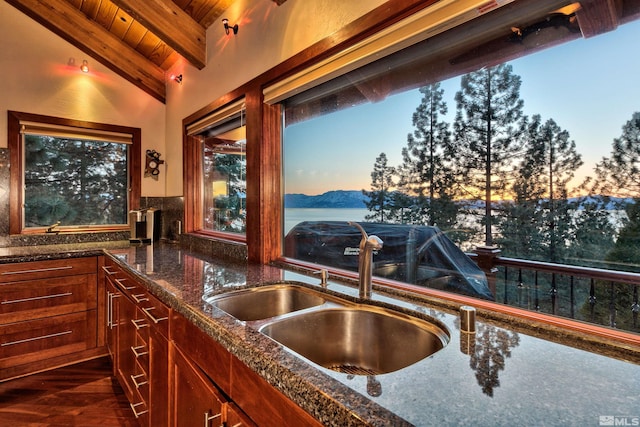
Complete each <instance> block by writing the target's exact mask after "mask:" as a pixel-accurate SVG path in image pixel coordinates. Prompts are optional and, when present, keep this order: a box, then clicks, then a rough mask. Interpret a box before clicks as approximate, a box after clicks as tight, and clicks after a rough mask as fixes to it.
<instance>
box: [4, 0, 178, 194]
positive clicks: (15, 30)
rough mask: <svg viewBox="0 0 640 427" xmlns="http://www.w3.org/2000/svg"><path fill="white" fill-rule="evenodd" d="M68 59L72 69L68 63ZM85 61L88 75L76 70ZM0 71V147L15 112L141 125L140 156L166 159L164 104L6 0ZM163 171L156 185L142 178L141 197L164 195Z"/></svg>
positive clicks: (5, 138)
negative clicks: (10, 112)
mask: <svg viewBox="0 0 640 427" xmlns="http://www.w3.org/2000/svg"><path fill="white" fill-rule="evenodd" d="M70 58H73V59H74V61H75V65H74V66H70V65H68V64H69V59H70ZM83 59H86V60H87V61H88V62H89V67H90V72H89V73H87V74H84V73H82V72H81V71H80V68H79V67H80V64H82V60H83ZM0 70H2V77H0V148H6V147H7V110H14V111H22V112H26V113H33V114H43V115H47V116H55V117H63V118H68V119H77V120H85V121H91V122H101V123H110V124H116V125H121V126H131V127H139V128H141V129H142V153H143V155H144V152H145V150H146V149H154V150H157V151H159V152H160V153H161V154H162V155H163V157H164V156H165V153H166V150H165V114H166V106H165V105H164V104H163V103H161V102H159V101H157V100H156V99H155V98H153V97H151V96H149V95H147V94H146V93H145V92H144V91H142V90H140V89H138V88H137V87H136V86H134V85H132V84H131V83H129V82H128V81H126V80H125V79H123V78H121V77H119V76H118V75H117V74H115V73H114V72H112V71H110V70H109V69H108V68H106V67H105V66H103V65H102V64H100V63H98V61H96V60H95V59H93V58H91V57H89V56H88V55H87V54H85V53H82V52H81V51H80V50H78V49H77V48H76V47H74V46H72V45H71V44H69V43H67V42H66V41H65V40H63V39H62V38H60V37H58V36H57V35H55V34H54V33H52V32H51V31H49V30H48V29H46V28H45V27H43V26H41V25H40V24H38V23H37V22H35V21H34V20H32V19H31V18H29V17H28V16H27V15H25V14H23V13H22V12H20V11H19V10H18V9H15V8H14V7H13V6H11V5H9V4H8V3H6V2H4V1H0ZM142 164H143V165H144V163H142ZM161 167H162V166H161ZM163 172H164V171H161V174H160V179H159V180H158V181H156V180H154V179H152V178H143V179H142V195H143V196H149V197H162V196H164V195H165V188H166V187H165V179H166V176H167V174H166V173H163Z"/></svg>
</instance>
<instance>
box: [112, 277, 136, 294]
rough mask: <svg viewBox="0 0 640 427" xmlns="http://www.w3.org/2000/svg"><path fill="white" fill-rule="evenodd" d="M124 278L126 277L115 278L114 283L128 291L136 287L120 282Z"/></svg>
mask: <svg viewBox="0 0 640 427" xmlns="http://www.w3.org/2000/svg"><path fill="white" fill-rule="evenodd" d="M125 280H127V279H116V283H117V284H118V285H120V286H122V287H123V288H124V289H126V290H127V291H130V290H132V289H135V288H136V287H135V286H126V285H124V284H123V283H122V282H124V281H125Z"/></svg>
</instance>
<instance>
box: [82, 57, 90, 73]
mask: <svg viewBox="0 0 640 427" xmlns="http://www.w3.org/2000/svg"><path fill="white" fill-rule="evenodd" d="M80 71H82V72H83V73H88V72H89V62H87V60H86V59H84V60H82V65H81V66H80Z"/></svg>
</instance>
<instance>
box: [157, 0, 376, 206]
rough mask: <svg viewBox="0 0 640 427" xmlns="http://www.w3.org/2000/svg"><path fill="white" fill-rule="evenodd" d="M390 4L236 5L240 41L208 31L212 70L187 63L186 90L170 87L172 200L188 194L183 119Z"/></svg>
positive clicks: (216, 28)
mask: <svg viewBox="0 0 640 427" xmlns="http://www.w3.org/2000/svg"><path fill="white" fill-rule="evenodd" d="M384 2H385V0H367V1H362V0H361V1H345V0H288V1H286V2H285V3H284V4H283V5H281V6H277V5H276V3H274V2H273V1H270V0H236V1H235V3H234V4H233V5H232V6H231V7H230V8H229V9H228V10H227V11H226V12H225V13H224V14H223V16H222V18H227V19H229V23H230V24H231V25H234V24H236V23H237V24H238V25H239V27H240V28H239V31H238V34H237V35H235V36H234V35H233V33H231V34H230V35H226V34H225V33H224V29H223V26H222V21H221V20H220V22H216V23H214V24H213V25H211V27H209V29H208V30H207V66H206V67H205V68H204V69H203V70H198V69H196V68H195V67H192V66H190V65H188V64H185V63H184V62H181V63H179V64H177V65H176V66H175V67H174V68H173V70H171V71H172V72H174V73H175V74H180V73H182V75H183V79H184V80H183V82H182V84H181V85H177V84H170V85H169V86H168V87H167V121H166V124H167V131H166V136H167V145H166V147H167V158H168V159H170V160H171V164H170V165H168V166H167V167H168V169H169V173H168V176H169V179H168V180H167V195H168V196H176V195H181V194H182V163H181V162H182V129H181V125H182V119H184V118H185V117H187V116H189V115H191V114H193V113H195V112H196V111H198V110H199V109H201V108H203V107H205V106H206V105H208V104H209V103H211V102H212V101H215V100H216V99H217V98H219V97H221V96H222V95H224V94H226V93H228V92H230V91H232V90H234V89H236V88H238V87H240V86H241V85H242V84H244V83H246V82H248V81H250V80H251V79H253V78H255V77H257V76H258V75H260V74H262V73H263V72H265V71H267V70H269V69H270V68H273V67H274V66H276V65H278V64H279V63H281V62H283V61H284V60H286V59H288V58H290V57H292V56H293V55H295V54H296V53H298V52H300V51H302V50H303V49H305V48H306V47H309V46H311V45H312V44H313V43H315V42H317V41H319V40H322V39H323V38H325V37H327V36H329V35H331V34H333V33H335V32H336V31H338V30H340V29H341V28H343V27H344V26H345V25H347V24H348V23H350V22H352V21H354V20H355V19H357V18H359V17H360V16H362V15H364V14H365V13H367V12H369V11H370V10H372V9H374V8H376V7H378V6H379V5H381V4H382V3H384Z"/></svg>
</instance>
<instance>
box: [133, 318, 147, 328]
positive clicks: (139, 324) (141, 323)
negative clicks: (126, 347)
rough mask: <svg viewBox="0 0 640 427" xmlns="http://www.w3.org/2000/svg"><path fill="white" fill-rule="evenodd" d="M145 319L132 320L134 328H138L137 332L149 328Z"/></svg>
mask: <svg viewBox="0 0 640 427" xmlns="http://www.w3.org/2000/svg"><path fill="white" fill-rule="evenodd" d="M144 322H145V319H131V323H133V326H135V327H136V329H137V330H140V329H142V328H146V327H148V326H149V324H148V323H144Z"/></svg>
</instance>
